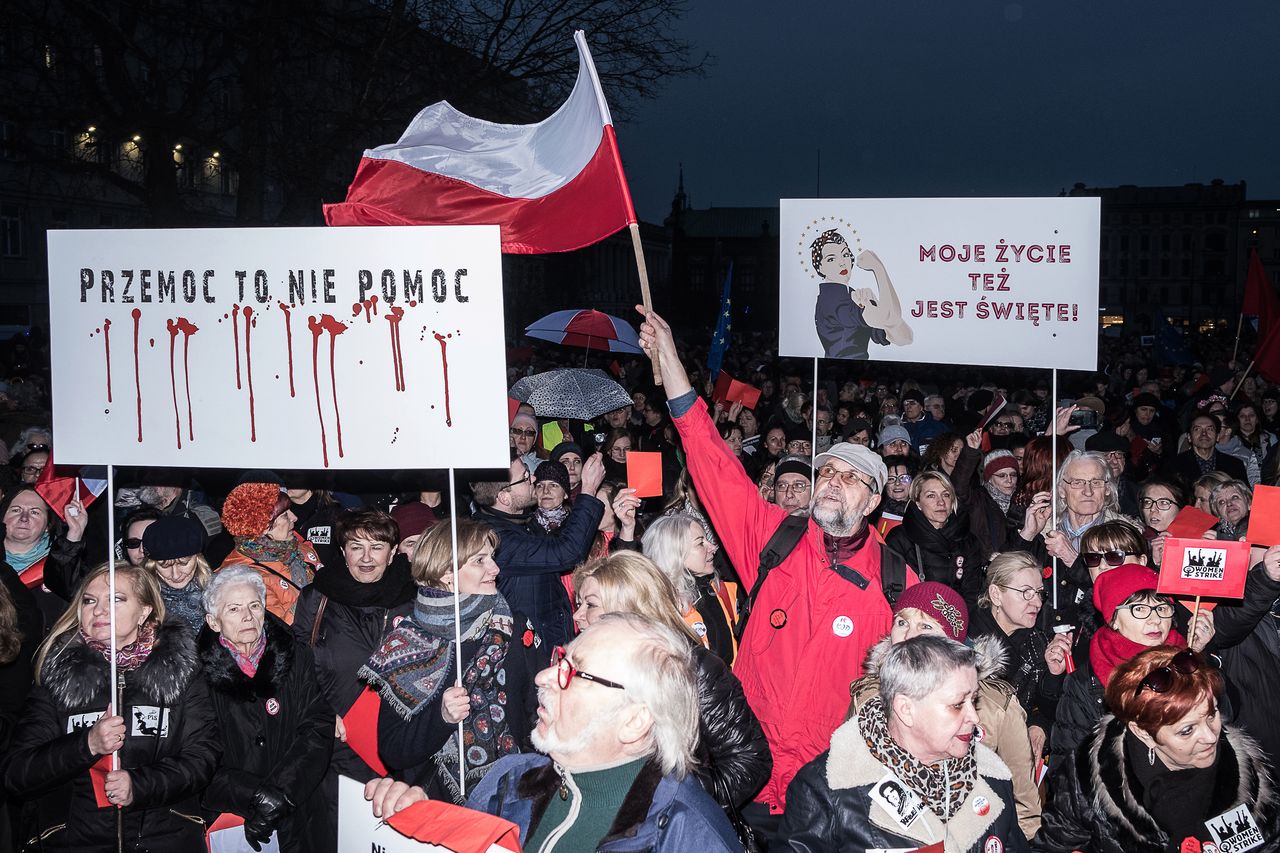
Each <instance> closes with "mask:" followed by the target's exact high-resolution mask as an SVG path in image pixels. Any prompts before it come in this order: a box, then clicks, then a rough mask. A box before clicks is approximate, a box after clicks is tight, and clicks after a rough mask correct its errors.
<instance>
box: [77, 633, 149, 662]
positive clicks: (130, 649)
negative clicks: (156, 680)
mask: <svg viewBox="0 0 1280 853" xmlns="http://www.w3.org/2000/svg"><path fill="white" fill-rule="evenodd" d="M80 637H81V639H83V640H84V644H85V645H86V646H88V647H89V648H91V649H93V650H94V651H95V652H97V653H98V654H100V655H102V657H103V658H104V659H105V660H107V661H110V660H111V644H110V643H104V642H102V641H100V640H92V639H90V638H89V635H88V634H86V633H85V632H84V631H83V629H82V630H81V631H80ZM155 643H156V629H155V626H154V625H152V624H151V623H150V622H148V623H146V624H145V625H143V626H142V627H141V628H139V629H138V637H137V639H135V640H134V641H133V642H132V643H130V644H129V645H127V646H121V647H120V648H117V649H116V668H117V669H119V670H121V671H122V672H133V671H134V670H135V669H137V668H138V667H140V666H142V664H143V663H145V662H146V660H147V656H148V655H150V654H151V647H152V646H154V645H155Z"/></svg>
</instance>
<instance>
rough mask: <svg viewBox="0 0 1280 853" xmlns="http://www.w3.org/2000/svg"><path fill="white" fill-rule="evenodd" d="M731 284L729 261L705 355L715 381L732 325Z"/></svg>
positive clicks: (731, 267) (727, 344)
mask: <svg viewBox="0 0 1280 853" xmlns="http://www.w3.org/2000/svg"><path fill="white" fill-rule="evenodd" d="M732 286H733V261H730V262H729V272H727V273H725V277H724V293H723V294H721V296H720V314H719V316H718V317H717V320H716V331H715V334H713V335H712V336H711V352H710V353H709V354H708V355H707V369H708V370H710V371H711V379H712V381H715V379H716V377H717V376H719V375H720V365H721V363H722V362H723V361H724V352H725V350H727V349H728V348H729V332H730V330H731V329H732V327H733V310H732V308H731V305H732V303H731V302H730V300H729V291H730V289H731V288H732Z"/></svg>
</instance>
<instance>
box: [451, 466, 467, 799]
mask: <svg viewBox="0 0 1280 853" xmlns="http://www.w3.org/2000/svg"><path fill="white" fill-rule="evenodd" d="M449 528H450V535H451V536H452V537H453V539H452V541H453V643H454V658H455V666H456V668H457V671H458V672H457V678H455V679H454V682H453V683H454V685H455V686H456V687H461V686H462V605H461V602H462V591H461V590H460V589H458V492H457V488H456V487H455V486H454V472H453V468H452V467H450V468H449ZM468 704H470V699H468ZM469 715H470V708H468V716H469ZM465 721H466V717H463V718H462V719H461V720H459V721H458V795H459V796H460V797H462V799H463V800H466V798H467V750H466V745H465V744H464V743H463V742H462V738H463V735H462V724H463V723H464V722H465Z"/></svg>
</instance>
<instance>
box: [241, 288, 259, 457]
mask: <svg viewBox="0 0 1280 853" xmlns="http://www.w3.org/2000/svg"><path fill="white" fill-rule="evenodd" d="M243 311H244V372H245V378H246V379H247V380H248V385H249V440H250V441H257V440H258V420H257V416H256V414H255V413H254V410H253V402H254V401H253V348H252V346H251V344H250V341H249V330H250V329H251V328H252V326H253V325H254V324H255V323H256V322H257V321H256V320H254V319H253V309H252V308H250V307H249V306H248V305H246V306H244V309H243Z"/></svg>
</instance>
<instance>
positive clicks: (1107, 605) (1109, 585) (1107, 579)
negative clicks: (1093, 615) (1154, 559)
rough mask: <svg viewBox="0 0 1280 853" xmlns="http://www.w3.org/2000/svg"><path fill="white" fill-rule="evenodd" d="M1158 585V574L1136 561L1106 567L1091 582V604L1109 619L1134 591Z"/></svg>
mask: <svg viewBox="0 0 1280 853" xmlns="http://www.w3.org/2000/svg"><path fill="white" fill-rule="evenodd" d="M1159 585H1160V576H1159V575H1157V574H1156V573H1155V572H1154V571H1152V570H1151V569H1149V568H1148V567H1146V566H1141V565H1138V564H1137V563H1126V564H1125V565H1123V566H1117V567H1116V568H1114V569H1108V570H1107V571H1105V572H1103V573H1102V574H1100V575H1098V579H1097V580H1096V581H1094V582H1093V606H1094V607H1096V608H1098V612H1099V613H1101V614H1102V618H1103V619H1105V620H1107V622H1110V621H1111V617H1113V616H1114V615H1115V613H1116V608H1117V607H1119V606H1120V605H1121V604H1124V602H1125V600H1126V599H1128V598H1129V596H1131V595H1133V594H1134V593H1135V592H1138V591H1139V590H1143V589H1155V588H1156V587H1157V586H1159Z"/></svg>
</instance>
